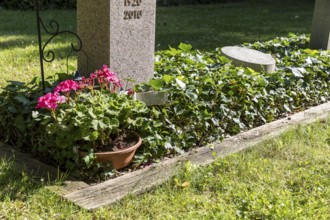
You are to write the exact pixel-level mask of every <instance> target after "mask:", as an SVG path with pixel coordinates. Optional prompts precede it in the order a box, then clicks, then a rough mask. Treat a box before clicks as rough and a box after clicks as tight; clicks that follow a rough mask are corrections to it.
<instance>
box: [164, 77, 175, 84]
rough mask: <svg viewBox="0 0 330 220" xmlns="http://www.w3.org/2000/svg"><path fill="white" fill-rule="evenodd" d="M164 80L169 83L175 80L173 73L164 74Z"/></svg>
mask: <svg viewBox="0 0 330 220" xmlns="http://www.w3.org/2000/svg"><path fill="white" fill-rule="evenodd" d="M163 80H164V81H165V82H166V83H167V84H168V83H170V82H171V81H172V80H173V76H171V75H164V76H163Z"/></svg>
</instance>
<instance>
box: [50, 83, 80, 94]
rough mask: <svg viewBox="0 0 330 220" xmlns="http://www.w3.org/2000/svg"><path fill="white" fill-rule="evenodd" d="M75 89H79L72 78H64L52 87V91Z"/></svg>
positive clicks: (66, 91) (64, 91)
mask: <svg viewBox="0 0 330 220" xmlns="http://www.w3.org/2000/svg"><path fill="white" fill-rule="evenodd" d="M77 89H79V85H78V83H77V82H75V81H73V80H65V81H63V82H61V83H60V84H58V86H57V87H56V88H55V89H54V92H63V93H68V92H70V91H71V90H74V91H76V90H77Z"/></svg>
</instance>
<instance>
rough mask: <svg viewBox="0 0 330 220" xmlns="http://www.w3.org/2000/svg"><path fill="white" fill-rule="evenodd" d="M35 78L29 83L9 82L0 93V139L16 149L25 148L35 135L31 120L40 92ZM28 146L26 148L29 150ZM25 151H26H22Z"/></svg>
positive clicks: (33, 124)
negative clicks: (16, 147)
mask: <svg viewBox="0 0 330 220" xmlns="http://www.w3.org/2000/svg"><path fill="white" fill-rule="evenodd" d="M39 88H40V82H39V80H38V79H37V78H35V79H34V80H32V81H31V82H30V83H22V82H17V81H10V84H9V85H7V86H6V87H5V88H4V89H3V91H2V92H1V93H0V130H1V133H0V139H1V140H2V141H4V142H7V143H9V144H12V145H14V146H18V147H23V146H25V147H27V146H26V144H27V143H31V139H32V137H33V136H34V135H35V134H36V133H37V130H38V129H37V130H35V129H36V128H37V127H36V125H35V123H34V122H33V119H32V114H31V112H32V111H33V110H34V108H35V106H36V104H37V100H38V97H39V96H40V95H41V94H42V93H41V92H40V89H39ZM29 147H30V146H28V148H29ZM24 150H25V151H26V150H28V149H24Z"/></svg>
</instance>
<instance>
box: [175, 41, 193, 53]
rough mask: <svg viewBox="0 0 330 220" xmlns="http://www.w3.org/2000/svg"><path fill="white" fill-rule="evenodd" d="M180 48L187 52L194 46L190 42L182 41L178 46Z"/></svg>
mask: <svg viewBox="0 0 330 220" xmlns="http://www.w3.org/2000/svg"><path fill="white" fill-rule="evenodd" d="M178 48H179V49H180V50H182V51H183V52H185V53H187V52H189V51H190V50H191V49H192V46H191V45H190V44H184V43H180V45H179V46H178Z"/></svg>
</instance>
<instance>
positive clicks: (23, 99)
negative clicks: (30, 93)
mask: <svg viewBox="0 0 330 220" xmlns="http://www.w3.org/2000/svg"><path fill="white" fill-rule="evenodd" d="M14 99H16V100H17V101H18V102H20V103H21V104H23V105H28V104H30V100H28V99H27V98H26V97H25V96H22V95H17V96H15V98H14Z"/></svg>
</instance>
